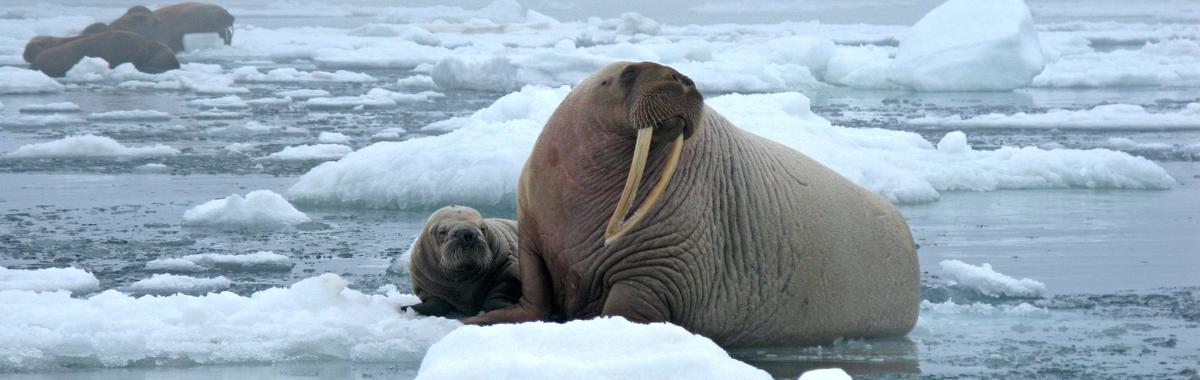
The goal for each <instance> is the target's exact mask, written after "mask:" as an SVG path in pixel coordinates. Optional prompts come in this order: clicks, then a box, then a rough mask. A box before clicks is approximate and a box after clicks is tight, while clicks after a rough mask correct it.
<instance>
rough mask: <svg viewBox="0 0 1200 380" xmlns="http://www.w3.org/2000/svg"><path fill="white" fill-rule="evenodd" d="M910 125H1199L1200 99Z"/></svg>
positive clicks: (920, 120)
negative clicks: (1157, 107)
mask: <svg viewBox="0 0 1200 380" xmlns="http://www.w3.org/2000/svg"><path fill="white" fill-rule="evenodd" d="M907 123H908V124H910V125H936V126H946V127H954V128H1039V129H1162V128H1186V129H1194V128H1200V103H1190V104H1188V105H1187V106H1186V107H1184V108H1183V109H1181V110H1179V111H1177V112H1160V113H1153V112H1149V111H1147V110H1146V109H1145V108H1143V107H1142V106H1139V105H1133V104H1106V105H1099V106H1095V107H1093V108H1092V109H1090V110H1077V111H1071V110H1063V109H1053V110H1049V111H1047V112H1045V113H1025V112H1018V113H1015V114H1012V115H1004V114H998V113H992V114H987V115H980V116H976V117H972V118H969V119H962V118H960V117H957V116H947V117H923V118H916V119H909V120H908V121H907Z"/></svg>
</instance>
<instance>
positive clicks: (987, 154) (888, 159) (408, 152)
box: [288, 86, 1175, 209]
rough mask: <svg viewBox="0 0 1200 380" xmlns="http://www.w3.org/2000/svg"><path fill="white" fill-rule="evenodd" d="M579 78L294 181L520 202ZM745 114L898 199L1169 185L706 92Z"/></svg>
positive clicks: (1133, 165) (409, 195)
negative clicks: (551, 125) (531, 161)
mask: <svg viewBox="0 0 1200 380" xmlns="http://www.w3.org/2000/svg"><path fill="white" fill-rule="evenodd" d="M567 92H569V89H568V88H567V87H560V88H557V89H552V88H546V87H537V86H530V87H526V88H524V89H522V90H521V91H519V92H515V93H512V94H509V95H506V96H505V97H502V98H500V99H499V100H497V101H496V102H495V103H493V104H492V105H491V106H489V107H487V108H484V109H482V110H479V111H476V112H475V113H474V114H472V115H471V116H468V117H463V118H455V119H450V120H447V121H442V122H437V123H433V124H431V125H429V126H427V127H426V128H428V129H439V130H450V131H451V132H449V133H447V134H444V135H441V136H433V137H423V138H415V139H409V140H406V141H401V142H379V143H375V144H372V145H370V146H368V147H365V148H362V149H360V150H358V151H356V152H354V153H351V154H349V155H347V156H346V157H344V158H342V159H341V160H339V161H337V162H329V163H324V164H322V165H319V166H317V167H315V168H313V169H312V170H310V171H309V172H308V173H306V174H305V175H304V176H302V177H301V178H300V180H299V181H298V182H297V183H296V184H295V185H293V186H292V187H291V188H290V189H288V196H289V197H290V198H291V199H293V200H296V201H301V202H308V203H332V204H350V205H358V206H364V207H386V208H401V209H422V208H436V207H439V206H440V205H445V204H453V203H457V204H466V205H472V206H478V207H499V208H512V207H514V206H515V203H514V200H515V192H516V180H517V177H518V176H519V175H520V172H521V168H522V165H523V163H524V161H525V159H526V158H527V157H528V156H529V152H530V151H531V149H532V147H533V143H534V141H535V140H536V138H537V135H538V133H539V132H540V130H541V128H542V126H543V125H544V124H545V122H546V120H547V119H548V118H549V115H550V113H551V112H552V111H553V110H554V108H555V107H557V105H558V103H559V102H560V101H561V99H562V98H563V97H565V96H566V94H567ZM706 103H707V104H708V105H709V106H711V107H712V108H713V109H715V110H717V111H718V112H721V113H722V114H723V115H725V116H726V117H727V118H729V119H730V120H731V121H732V122H733V123H734V124H735V125H737V126H739V127H741V128H742V129H745V130H747V131H750V132H752V133H755V134H758V135H760V136H763V137H766V138H768V139H771V140H775V141H777V142H780V143H782V144H784V145H787V146H789V147H792V148H794V149H796V150H798V151H800V152H802V153H804V154H807V155H809V156H810V157H812V158H814V159H816V160H818V161H820V162H822V163H824V164H825V165H827V166H829V167H831V168H832V169H834V170H835V171H837V172H839V173H841V174H842V175H844V176H846V177H847V178H849V179H850V180H852V181H854V182H856V183H858V184H859V185H861V186H863V187H865V188H867V189H869V190H871V191H874V192H876V193H879V194H881V195H883V196H884V197H886V198H888V199H889V200H891V201H893V202H896V203H919V202H930V201H934V200H937V199H938V197H939V196H940V193H941V192H944V191H961V190H969V191H992V190H998V189H1053V188H1114V189H1166V188H1170V187H1172V186H1174V184H1175V180H1174V178H1172V177H1171V176H1170V175H1168V174H1167V172H1166V171H1165V170H1163V169H1162V168H1161V167H1159V166H1158V165H1157V164H1155V163H1153V162H1151V161H1149V160H1146V159H1143V158H1140V157H1134V156H1131V155H1129V154H1126V153H1122V152H1115V151H1109V150H1102V149H1097V150H1071V149H1054V150H1044V149H1039V148H1037V147H1001V148H1000V149H996V150H976V149H972V148H971V147H970V145H969V144H967V142H966V136H965V134H963V135H962V136H959V133H961V132H952V134H953V135H952V136H950V137H948V138H946V139H944V140H945V141H943V144H941V145H942V147H941V149H938V148H936V147H935V146H934V144H931V143H930V142H929V141H927V140H925V139H924V138H922V137H921V136H920V135H918V134H916V133H911V132H904V131H895V130H885V129H873V128H845V127H839V126H835V125H832V124H831V123H830V122H829V121H828V120H826V119H824V118H822V117H820V116H817V115H815V114H813V113H812V111H811V110H810V108H809V101H808V98H807V97H805V96H804V95H802V94H799V93H776V94H756V95H739V94H732V95H725V96H719V97H714V98H710V99H707V100H706Z"/></svg>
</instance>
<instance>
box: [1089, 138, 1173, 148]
mask: <svg viewBox="0 0 1200 380" xmlns="http://www.w3.org/2000/svg"><path fill="white" fill-rule="evenodd" d="M1104 146H1106V147H1109V148H1112V149H1117V150H1123V151H1136V150H1171V149H1174V148H1175V147H1174V146H1172V145H1171V144H1167V143H1139V142H1136V141H1133V140H1130V139H1128V138H1124V137H1109V138H1108V140H1107V141H1105V142H1104Z"/></svg>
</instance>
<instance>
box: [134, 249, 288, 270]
mask: <svg viewBox="0 0 1200 380" xmlns="http://www.w3.org/2000/svg"><path fill="white" fill-rule="evenodd" d="M295 265H296V263H295V262H293V261H292V259H291V258H289V257H287V256H284V255H281V254H278V253H274V252H270V251H259V252H255V253H250V254H244V255H227V254H219V253H201V254H195V255H186V256H182V257H172V258H159V259H154V260H150V261H148V262H146V267H145V269H146V270H147V271H150V272H203V271H208V270H221V271H239V272H280V271H282V272H287V271H290V270H292V266H295Z"/></svg>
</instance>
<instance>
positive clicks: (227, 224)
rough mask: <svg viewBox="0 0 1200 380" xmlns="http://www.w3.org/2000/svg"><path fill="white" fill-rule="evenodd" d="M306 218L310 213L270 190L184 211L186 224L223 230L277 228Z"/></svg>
mask: <svg viewBox="0 0 1200 380" xmlns="http://www.w3.org/2000/svg"><path fill="white" fill-rule="evenodd" d="M307 221H309V219H308V216H307V215H304V213H303V212H300V210H297V209H296V208H295V207H292V204H291V203H288V201H287V199H284V198H283V196H281V195H279V194H276V193H275V192H273V191H271V190H255V191H251V192H249V193H247V194H246V197H245V198H242V196H240V195H237V194H233V195H230V196H229V197H226V198H225V199H214V200H211V201H208V202H204V203H203V204H201V205H199V206H196V207H192V208H191V209H188V210H187V211H186V212H184V213H183V224H184V225H189V226H204V227H215V228H221V229H229V228H233V229H275V228H281V227H285V226H290V225H294V224H300V223H304V222H307Z"/></svg>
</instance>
